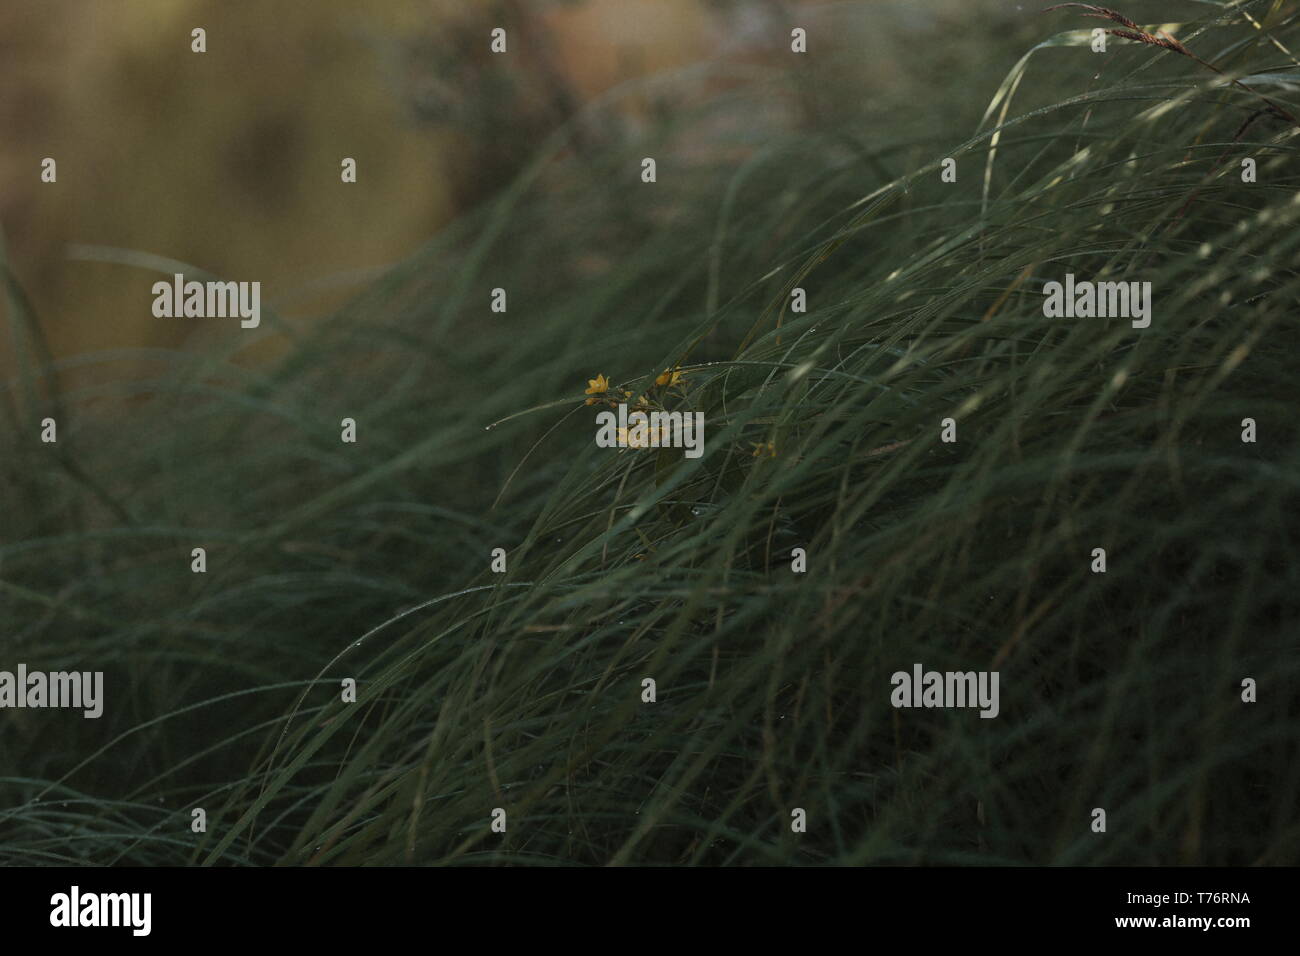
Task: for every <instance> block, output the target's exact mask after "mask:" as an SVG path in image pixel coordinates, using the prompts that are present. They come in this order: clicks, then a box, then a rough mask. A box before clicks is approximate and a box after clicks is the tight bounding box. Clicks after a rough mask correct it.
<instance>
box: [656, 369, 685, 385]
mask: <svg viewBox="0 0 1300 956" xmlns="http://www.w3.org/2000/svg"><path fill="white" fill-rule="evenodd" d="M681 380H682V371H681V368H680V367H678V368H671V369H668V368H666V369H664V370H663V371H662V372H661V373H660V374H659V376H658V377H657V378H656V379H655V384H656V385H668V386H673V385H676V384H677V383H678V382H680V381H681Z"/></svg>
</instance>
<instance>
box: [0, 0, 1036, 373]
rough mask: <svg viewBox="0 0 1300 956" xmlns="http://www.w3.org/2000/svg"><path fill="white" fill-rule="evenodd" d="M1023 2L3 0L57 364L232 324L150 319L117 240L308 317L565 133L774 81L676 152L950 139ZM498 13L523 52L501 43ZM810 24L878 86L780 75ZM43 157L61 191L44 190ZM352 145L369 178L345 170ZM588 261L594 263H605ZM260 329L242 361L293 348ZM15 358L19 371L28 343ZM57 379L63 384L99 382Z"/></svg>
mask: <svg viewBox="0 0 1300 956" xmlns="http://www.w3.org/2000/svg"><path fill="white" fill-rule="evenodd" d="M272 9H273V10H274V15H273V16H272V15H271V12H270V11H271V10H272ZM1022 17H1023V11H1022V10H1021V7H1020V5H1019V4H995V3H992V2H989V0H926V2H925V3H915V2H911V0H901V2H900V0H874V2H871V0H869V2H865V3H825V2H777V0H744V2H736V0H473V2H464V0H395V2H376V3H368V4H361V5H358V4H354V3H350V2H346V0H317V2H313V3H311V4H301V3H292V2H280V3H273V4H270V5H269V6H268V4H265V3H261V4H256V5H254V4H234V3H228V2H225V0H148V2H145V0H128V2H122V3H111V4H109V3H103V2H96V0H58V2H56V3H53V4H51V3H47V2H43V0H40V2H38V0H9V2H6V3H4V4H3V5H0V50H2V54H0V133H2V134H3V135H0V225H2V226H3V230H4V236H5V240H6V242H7V247H8V256H9V258H10V261H11V266H12V268H13V270H14V272H15V274H16V275H17V277H18V279H19V281H20V282H21V283H22V285H23V288H24V290H25V292H26V294H27V295H28V296H29V298H30V300H31V304H32V306H33V308H34V311H35V313H36V315H37V317H38V318H39V321H40V325H41V329H42V331H43V334H44V337H45V339H46V343H47V345H48V348H49V350H50V353H51V354H52V356H53V357H54V358H55V359H56V360H71V359H73V358H74V357H75V356H79V355H84V354H86V353H91V352H96V351H98V350H129V349H150V348H160V347H161V348H176V347H181V346H185V345H191V346H198V345H200V344H201V343H202V339H203V337H205V336H212V335H214V334H216V335H221V336H223V337H228V333H229V330H228V329H221V330H217V329H215V328H214V326H213V325H212V324H209V323H202V322H199V323H195V322H184V321H171V320H159V319H155V318H154V317H153V316H152V314H151V312H150V305H151V303H152V295H151V293H150V291H149V289H150V286H151V285H152V283H153V282H154V281H155V280H156V279H157V277H158V276H157V274H156V273H155V271H154V270H153V269H151V268H138V267H132V266H131V265H129V264H123V263H122V262H121V261H118V262H111V261H103V259H104V258H105V257H109V258H111V257H112V253H108V252H105V251H104V250H105V249H119V250H128V251H130V252H131V253H136V254H143V255H144V256H156V257H165V258H166V259H172V260H176V261H179V262H181V263H184V264H186V265H188V266H189V267H190V268H191V269H192V270H195V271H204V272H207V273H211V274H212V275H215V276H220V277H223V278H226V279H234V280H260V281H261V282H262V296H263V300H262V301H263V309H264V310H265V309H268V308H274V309H276V310H277V312H278V313H279V314H281V315H282V316H283V317H284V318H285V320H286V321H287V322H288V323H290V324H292V323H294V322H302V321H310V320H311V318H312V317H313V316H317V315H320V314H322V313H324V312H325V311H327V310H328V309H330V308H331V307H333V306H336V305H338V304H339V303H340V302H342V301H344V300H345V299H346V297H347V296H348V295H350V294H351V293H353V292H354V291H356V290H358V289H360V288H362V287H364V286H365V285H366V284H367V283H369V282H371V281H373V279H374V277H375V276H376V274H378V273H379V272H381V271H382V270H383V269H384V267H386V266H388V265H390V264H392V263H394V262H395V261H397V260H400V259H402V258H403V257H404V256H406V255H408V254H409V253H411V252H412V251H413V250H414V249H415V248H416V247H418V245H419V244H420V243H421V242H422V241H423V240H425V239H427V238H428V237H430V236H431V235H433V234H434V233H436V232H437V231H438V230H439V229H440V227H442V226H444V225H445V224H446V223H448V222H449V221H451V220H453V219H454V218H455V217H457V216H458V215H460V214H462V213H465V212H467V211H468V210H471V209H474V208H476V207H478V206H479V205H480V204H481V203H483V202H484V200H485V199H486V198H488V197H490V196H492V195H494V194H496V193H497V192H498V191H500V190H501V189H502V188H503V187H504V186H505V185H506V184H508V183H509V182H511V181H512V180H513V179H514V178H515V177H516V176H517V175H518V174H519V173H520V172H521V170H523V169H524V168H525V167H526V166H527V164H528V163H529V162H530V160H531V159H532V158H533V157H535V156H536V155H537V153H538V151H539V149H540V147H541V146H542V144H543V142H544V141H545V139H546V137H547V136H548V135H549V134H550V133H552V132H554V131H555V130H557V129H559V128H561V127H562V125H563V124H565V123H568V122H570V121H573V122H576V124H577V126H576V128H575V130H574V136H573V138H572V140H571V141H570V143H569V144H568V145H567V146H566V147H565V148H566V149H571V150H575V151H578V152H581V151H582V150H583V149H584V148H590V149H593V150H594V149H595V148H596V147H597V146H600V147H608V146H609V145H610V144H611V141H613V142H615V143H617V142H619V141H623V142H627V143H634V142H635V141H636V139H637V137H638V136H639V135H641V134H642V133H644V132H646V130H647V127H648V126H649V125H650V124H654V123H664V122H671V121H672V117H673V114H674V111H675V110H677V109H679V108H683V109H684V107H685V106H686V103H687V100H688V99H690V98H694V99H696V100H707V99H709V98H718V97H722V96H725V94H726V91H727V90H728V89H732V88H738V87H740V86H741V85H743V84H745V83H746V82H748V81H749V80H750V79H752V77H753V76H755V75H762V76H764V77H766V78H767V79H768V81H769V82H772V81H773V78H776V81H775V82H772V86H773V89H774V90H776V91H777V94H778V95H774V96H772V97H770V98H769V99H768V100H766V101H765V102H766V104H767V105H766V106H765V107H764V108H760V109H755V107H754V102H753V100H748V101H746V102H745V103H744V106H743V108H741V109H736V110H735V111H733V113H732V115H730V116H729V117H728V116H727V114H726V113H725V111H724V112H721V113H715V114H714V119H713V120H712V122H714V123H715V124H717V129H716V130H715V131H714V132H715V134H716V135H715V136H713V137H712V140H713V141H710V138H709V137H705V138H704V139H702V138H701V135H700V130H699V127H696V128H695V129H693V130H692V133H691V136H690V137H689V138H688V139H687V141H686V142H684V143H683V145H682V151H683V157H682V158H683V159H684V160H685V159H688V158H689V156H690V155H701V154H706V155H707V158H709V159H719V158H721V159H725V160H728V161H734V160H739V159H740V158H742V157H743V155H744V154H745V153H746V152H748V151H751V150H752V149H753V148H755V146H756V145H757V144H761V143H762V141H763V138H764V130H765V127H766V128H767V129H768V130H769V131H770V128H771V126H773V125H780V126H782V127H787V128H788V127H791V126H795V127H797V126H798V125H800V124H807V125H816V126H818V127H827V126H829V127H832V128H837V129H839V130H842V132H843V136H844V138H845V140H846V142H847V143H849V144H850V147H851V144H852V143H853V141H854V140H855V139H856V140H857V141H858V142H859V143H867V142H869V141H870V139H871V134H872V124H873V123H877V124H878V123H889V124H891V125H897V124H899V123H907V122H914V123H916V124H917V125H918V126H920V127H921V128H923V129H925V130H928V131H929V132H930V133H931V134H933V133H934V132H935V131H942V130H944V129H945V127H946V125H947V124H948V122H949V121H952V122H956V121H957V120H958V119H959V118H962V119H964V118H967V117H969V116H970V115H973V114H975V113H976V112H977V110H978V109H979V107H980V106H982V105H983V102H986V99H985V98H986V97H987V95H988V92H989V87H988V86H986V85H984V84H979V85H975V84H971V85H966V84H965V83H964V82H963V78H970V77H971V76H972V75H973V74H977V73H978V74H979V75H981V76H982V75H983V73H984V68H983V66H982V64H984V63H990V64H992V67H993V70H992V72H993V73H998V74H999V75H1000V71H1004V70H1005V68H1006V66H1007V65H1008V61H1007V60H1005V59H1002V58H998V57H993V58H990V53H991V50H990V45H989V38H991V37H992V38H998V40H999V42H1000V44H1005V45H1006V48H1007V49H1012V48H1013V46H1014V44H1015V43H1016V42H1019V38H1017V36H1016V25H1017V24H1019V23H1020V22H1021V18H1022ZM268 22H269V23H273V24H274V27H273V28H270V29H268V27H267V24H268ZM495 26H503V27H506V28H507V30H508V36H509V43H510V48H509V55H508V56H506V57H494V56H493V55H492V54H491V53H490V52H489V48H488V43H489V33H490V31H491V29H492V28H493V27H495ZM794 26H802V27H803V28H805V29H807V30H808V32H809V41H808V42H809V44H810V48H811V51H812V55H811V56H810V58H809V60H808V61H805V62H816V63H820V64H824V66H825V68H826V69H828V70H829V69H831V68H832V67H833V68H834V69H835V70H836V71H837V72H836V73H835V76H837V77H838V78H839V82H840V83H841V84H842V83H843V82H844V78H845V77H846V76H847V77H850V78H853V79H854V81H855V83H856V84H857V88H858V89H860V90H861V91H862V93H861V95H853V96H844V95H834V96H829V95H826V94H825V92H824V91H819V89H818V85H817V83H815V82H809V81H808V79H807V77H808V75H809V74H808V73H801V74H800V76H801V79H800V80H799V82H798V85H797V86H796V85H795V83H794V81H791V83H790V84H789V85H788V86H784V85H783V83H782V82H781V81H780V79H779V77H780V73H779V70H780V68H781V66H782V64H787V63H788V62H789V60H790V58H791V56H792V54H791V52H790V43H789V36H790V30H791V29H792V27H794ZM195 27H202V28H204V29H205V30H206V31H207V52H206V53H204V54H196V53H193V52H191V49H190V43H191V39H190V31H191V30H192V29H194V28H195ZM998 48H1000V45H999V47H998ZM846 71H847V72H846ZM965 91H969V94H968V93H967V92H965ZM967 95H969V96H970V97H971V98H970V99H969V100H968V99H966V98H965V97H966V96H967ZM916 103H924V111H923V112H922V111H920V110H918V109H917V108H916V107H915V105H910V106H909V104H916ZM719 117H720V118H719ZM575 118H576V119H575ZM724 127H725V128H724ZM724 140H725V144H724ZM45 157H53V158H54V159H55V160H56V161H57V163H58V181H57V183H52V184H46V183H42V182H41V181H40V169H41V161H42V159H44V158H45ZM344 157H353V158H355V159H356V161H357V164H358V182H357V183H356V184H352V185H345V184H343V183H341V182H340V176H339V173H340V163H341V161H342V159H343V158H344ZM577 168H581V165H580V164H579V166H578V167H577ZM95 250H99V251H95ZM598 250H599V243H598V242H597V243H596V244H595V245H594V246H593V254H592V255H591V256H588V257H584V261H583V263H582V264H581V267H580V268H579V270H578V273H579V274H587V273H590V272H591V271H593V270H594V271H599V270H600V268H601V267H602V263H601V260H600V255H599V253H598ZM97 260H98V261H97ZM133 261H134V260H133ZM149 261H151V260H146V259H139V260H138V261H137V265H138V264H141V263H145V262H149ZM156 263H163V260H162V259H158V260H156ZM159 271H160V272H162V273H163V274H166V273H167V272H168V271H169V270H168V269H167V268H166V266H165V264H164V265H163V266H162V267H161V268H160V269H159ZM263 332H264V333H265V334H262V335H258V336H246V337H245V338H244V339H243V341H242V343H240V344H241V346H242V348H241V352H240V354H238V355H237V356H235V359H236V361H252V362H257V361H259V360H261V359H264V358H265V357H266V356H268V355H269V354H273V353H275V352H276V351H277V350H278V349H279V347H280V346H281V345H283V342H281V341H280V340H279V337H278V336H277V335H276V334H274V332H273V330H272V329H271V328H269V327H267V326H266V325H264V327H263ZM3 362H4V371H5V372H6V373H7V374H11V373H12V371H13V361H12V350H10V349H8V348H6V349H5V350H4V359H3ZM128 365H129V362H128ZM59 368H60V375H61V377H62V378H63V379H64V381H63V382H62V383H61V384H62V385H64V386H65V387H66V386H69V385H76V384H79V383H80V382H81V381H82V380H83V379H84V377H85V376H87V375H90V374H92V373H91V366H90V365H89V364H88V363H80V362H76V361H60V363H59ZM121 372H122V368H121V366H120V364H119V366H118V367H117V368H116V371H115V372H114V373H113V374H114V375H117V374H120V373H121Z"/></svg>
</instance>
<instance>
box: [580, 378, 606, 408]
mask: <svg viewBox="0 0 1300 956" xmlns="http://www.w3.org/2000/svg"><path fill="white" fill-rule="evenodd" d="M608 391H609V379H607V378H605V376H603V375H597V376H596V377H595V378H589V379H587V390H586V392H584V393H583V394H586V395H592V396H597V395H604V394H605V393H606V392H608ZM598 401H600V399H599V398H595V397H593V398H589V399H587V404H588V405H595V404H596V403H597V402H598Z"/></svg>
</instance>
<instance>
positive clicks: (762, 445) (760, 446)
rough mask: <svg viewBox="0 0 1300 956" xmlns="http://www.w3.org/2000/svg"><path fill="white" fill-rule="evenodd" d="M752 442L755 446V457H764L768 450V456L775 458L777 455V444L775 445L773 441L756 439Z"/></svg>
mask: <svg viewBox="0 0 1300 956" xmlns="http://www.w3.org/2000/svg"><path fill="white" fill-rule="evenodd" d="M750 444H751V445H753V446H754V457H755V458H760V457H762V455H763V454H764V453H765V452H766V454H767V457H769V458H775V457H776V445H775V444H774V443H773V442H770V441H754V442H750Z"/></svg>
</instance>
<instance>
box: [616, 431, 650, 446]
mask: <svg viewBox="0 0 1300 956" xmlns="http://www.w3.org/2000/svg"><path fill="white" fill-rule="evenodd" d="M618 444H619V447H620V448H649V447H650V437H649V435H648V434H647V433H646V431H645V429H639V430H638V431H637V433H636V434H633V431H632V430H631V429H628V428H620V429H619V430H618Z"/></svg>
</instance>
